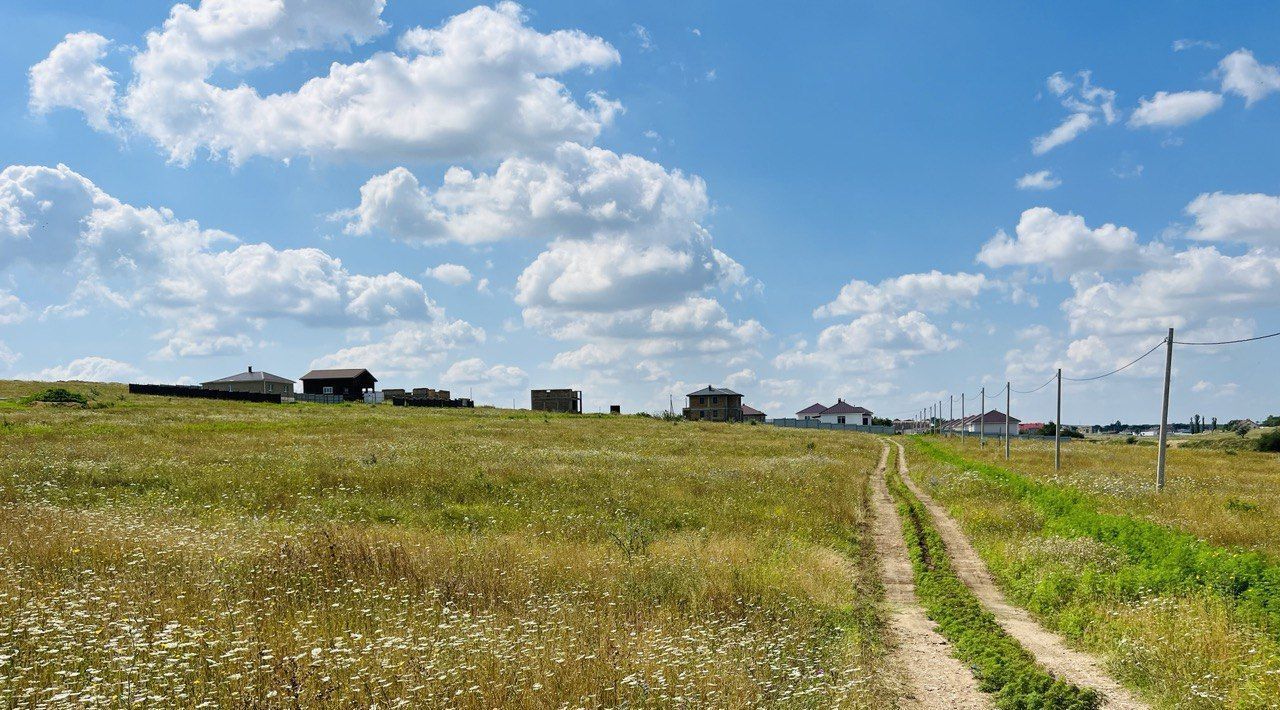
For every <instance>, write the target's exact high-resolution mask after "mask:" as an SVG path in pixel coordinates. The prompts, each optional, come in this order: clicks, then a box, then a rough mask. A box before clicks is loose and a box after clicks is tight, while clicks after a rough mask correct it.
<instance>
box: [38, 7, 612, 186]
mask: <svg viewBox="0 0 1280 710" xmlns="http://www.w3.org/2000/svg"><path fill="white" fill-rule="evenodd" d="M384 1H385V0H275V1H273V2H254V1H250V0H205V2H202V3H200V5H199V6H197V7H195V8H193V7H191V6H189V5H185V4H178V5H175V6H174V7H173V8H172V10H171V11H170V14H169V17H168V19H166V20H165V22H164V24H163V26H162V27H161V28H160V29H158V30H155V31H152V32H150V33H148V34H147V36H146V38H145V43H144V46H143V48H142V49H141V51H139V52H138V53H137V54H136V55H135V57H134V59H133V62H132V77H131V80H130V81H129V83H128V87H127V89H126V90H125V92H124V93H123V95H122V96H121V97H120V101H119V104H118V106H119V113H120V115H121V116H122V118H123V119H125V122H126V123H127V126H128V128H129V129H130V130H132V131H135V132H137V133H141V134H142V135H145V136H148V137H149V138H150V139H151V140H153V141H154V142H155V143H156V144H157V145H158V146H159V147H160V148H161V149H162V150H164V151H165V152H166V153H167V154H168V156H169V158H170V159H171V160H173V161H176V162H179V163H185V162H188V161H190V160H191V159H192V158H193V157H194V156H195V155H196V154H197V151H201V150H203V151H207V152H208V153H209V154H211V155H215V156H226V157H227V158H228V159H229V160H230V161H231V162H233V163H242V162H244V161H245V160H248V159H250V158H252V157H255V156H262V157H266V158H273V159H278V160H289V159H291V158H294V157H298V156H314V157H324V158H355V159H365V160H382V159H388V158H399V159H404V158H406V157H409V158H416V159H421V160H457V159H478V158H485V157H502V156H506V155H509V154H512V153H516V152H520V153H528V152H538V151H543V152H549V151H550V150H551V149H552V148H553V147H554V146H556V145H558V144H559V143H561V142H563V141H566V140H567V141H579V142H591V141H593V140H594V139H595V137H596V136H597V135H598V134H599V133H600V131H601V129H602V128H603V127H604V126H605V125H607V124H608V123H609V122H610V121H611V120H612V118H613V116H614V115H615V114H616V113H617V112H618V111H619V110H620V106H619V105H618V104H617V103H616V102H613V101H610V100H608V99H606V98H604V97H603V96H601V95H599V94H590V95H588V97H587V105H583V104H580V103H579V102H578V101H576V100H575V99H574V98H573V97H572V96H571V95H570V93H569V91H568V89H567V88H566V87H565V85H564V84H562V83H561V82H560V81H558V80H556V79H555V78H553V77H554V76H556V75H559V74H564V73H566V72H569V71H572V70H575V69H582V70H588V71H589V70H594V69H600V68H605V67H608V66H611V65H613V64H616V63H617V62H618V61H619V56H618V52H617V50H615V49H614V48H613V47H612V46H610V45H609V44H608V43H607V42H605V41H604V40H602V39H600V38H598V37H591V36H588V35H586V34H584V33H582V32H580V31H576V30H561V31H556V32H550V33H542V32H539V31H537V30H534V29H532V28H531V27H529V26H528V25H527V24H526V21H527V18H526V17H525V15H524V12H523V10H522V9H521V8H520V6H519V5H516V4H515V3H512V2H500V3H498V4H497V5H496V6H494V7H485V6H481V7H476V8H473V9H471V10H468V11H466V12H463V13H461V14H459V15H456V16H454V17H451V18H449V19H448V20H446V21H445V22H444V23H442V24H441V25H440V26H438V27H434V28H422V27H415V28H411V29H410V30H408V31H407V32H405V33H404V34H403V35H402V36H401V37H400V38H399V41H398V42H397V49H396V51H394V52H375V53H373V54H372V55H371V56H369V57H368V58H366V59H364V60H362V61H356V62H352V63H350V64H343V63H339V62H334V63H333V64H331V65H330V66H329V71H328V73H327V74H324V75H320V76H316V77H313V78H311V79H309V80H307V81H306V82H304V83H303V84H302V85H301V86H300V87H298V89H297V90H296V91H286V92H281V93H276V94H270V95H265V96H264V95H262V94H260V93H259V92H258V90H257V89H255V88H254V87H252V86H249V85H248V84H247V83H244V82H243V81H241V82H239V83H237V84H236V85H234V86H223V85H220V84H219V83H217V82H216V77H222V76H224V75H226V76H235V75H239V74H243V73H244V72H245V71H246V70H250V69H254V68H258V67H263V66H270V65H273V64H275V63H277V62H279V61H280V60H282V59H284V58H285V57H287V56H288V55H289V54H291V53H293V52H296V51H300V50H318V49H336V50H346V49H349V48H350V47H351V46H352V45H359V44H363V43H365V42H368V41H370V40H372V39H374V38H376V37H378V36H379V35H381V34H383V33H384V32H385V31H386V29H387V24H386V23H385V22H384V21H383V20H382V19H381V13H382V9H383V6H384ZM81 44H82V45H85V47H84V48H82V49H81V50H80V53H81V54H84V55H86V56H88V57H89V60H82V61H78V62H72V61H71V60H70V59H67V58H65V57H64V56H63V55H66V54H67V53H68V50H66V49H65V48H64V47H63V45H60V47H59V49H62V50H63V51H62V55H58V51H59V49H55V50H54V52H55V53H54V54H52V55H51V56H50V57H49V59H46V60H45V62H53V63H55V64H57V65H60V66H62V67H63V68H64V71H62V73H61V74H60V75H59V76H60V77H61V86H62V87H63V88H60V89H57V90H52V89H48V88H44V87H45V86H46V85H47V83H48V82H44V81H42V82H41V87H42V88H41V93H40V94H39V95H38V96H37V94H36V93H35V86H34V82H33V94H32V100H33V102H39V103H38V104H33V105H40V106H45V105H48V106H49V107H50V108H51V107H53V106H56V105H72V107H73V108H78V109H81V110H85V111H86V115H87V116H88V117H89V120H90V122H91V123H94V122H97V123H99V124H101V123H103V122H104V121H105V120H106V118H105V116H106V114H105V113H104V109H102V108H101V107H102V106H103V105H104V102H103V101H102V100H100V95H101V94H102V93H103V92H105V89H106V85H105V84H104V82H103V79H102V76H103V74H102V68H101V66H100V65H99V64H97V63H96V57H93V56H92V52H91V51H90V50H92V48H93V47H92V45H91V43H90V42H89V41H88V40H81ZM43 63H44V62H42V64H43ZM34 71H35V70H34V69H33V77H34ZM51 74H53V72H51V71H44V73H43V75H51ZM107 78H108V79H109V77H107ZM90 85H92V86H93V87H95V89H96V90H97V91H98V94H97V95H95V96H96V97H98V98H94V99H93V100H92V101H90V100H87V99H86V100H85V101H83V102H80V103H79V104H72V102H69V101H66V100H63V101H57V102H52V103H51V102H50V100H49V99H47V98H46V97H52V96H57V95H66V94H69V93H70V91H71V89H70V88H67V87H73V86H90ZM59 92H61V93H59ZM91 112H92V113H91Z"/></svg>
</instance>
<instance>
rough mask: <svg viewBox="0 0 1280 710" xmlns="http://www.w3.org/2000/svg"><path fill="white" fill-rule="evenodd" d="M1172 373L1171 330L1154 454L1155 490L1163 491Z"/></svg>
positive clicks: (1165, 359)
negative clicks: (1158, 447) (1158, 442)
mask: <svg viewBox="0 0 1280 710" xmlns="http://www.w3.org/2000/svg"><path fill="white" fill-rule="evenodd" d="M1172 372H1173V328H1170V329H1169V339H1168V340H1166V341H1165V351H1164V399H1163V401H1162V402H1161V404H1160V452H1159V453H1158V454H1156V490H1157V491H1163V490H1164V456H1165V445H1166V444H1167V443H1168V440H1169V378H1170V375H1171V373H1172Z"/></svg>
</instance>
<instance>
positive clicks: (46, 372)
mask: <svg viewBox="0 0 1280 710" xmlns="http://www.w3.org/2000/svg"><path fill="white" fill-rule="evenodd" d="M139 374H140V373H139V370H138V368H136V367H134V366H133V365H130V364H129V363H127V362H120V361H119V360H112V359H111V358H108V357H99V356H97V355H90V356H88V357H82V358H77V359H75V360H72V361H71V362H69V363H67V364H65V365H55V366H53V367H46V368H45V369H43V370H40V371H39V372H34V373H30V374H25V375H19V379H30V380H45V381H68V380H75V381H81V382H118V381H123V380H126V379H129V378H132V377H137V376H138V375H139Z"/></svg>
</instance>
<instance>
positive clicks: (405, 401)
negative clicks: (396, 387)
mask: <svg viewBox="0 0 1280 710" xmlns="http://www.w3.org/2000/svg"><path fill="white" fill-rule="evenodd" d="M390 399H391V404H393V405H395V406H397V407H446V408H459V407H474V406H475V403H474V402H472V401H471V400H469V399H467V398H466V397H459V398H458V399H428V398H426V397H391V398H390Z"/></svg>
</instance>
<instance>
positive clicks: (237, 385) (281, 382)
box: [200, 365, 293, 394]
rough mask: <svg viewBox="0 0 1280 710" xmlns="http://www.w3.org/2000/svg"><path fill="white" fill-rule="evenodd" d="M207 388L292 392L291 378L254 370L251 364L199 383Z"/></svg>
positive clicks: (226, 390)
mask: <svg viewBox="0 0 1280 710" xmlns="http://www.w3.org/2000/svg"><path fill="white" fill-rule="evenodd" d="M200 387H202V388H204V389H207V390H221V391H223V392H262V393H265V394H293V380H291V379H288V378H287V377H281V376H279V375H273V374H271V373H270V372H263V371H262V370H254V369H253V365H250V366H249V369H248V370H246V371H244V372H237V373H236V374H234V375H228V376H226V377H222V378H219V379H216V380H209V381H208V382H202V383H200Z"/></svg>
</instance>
